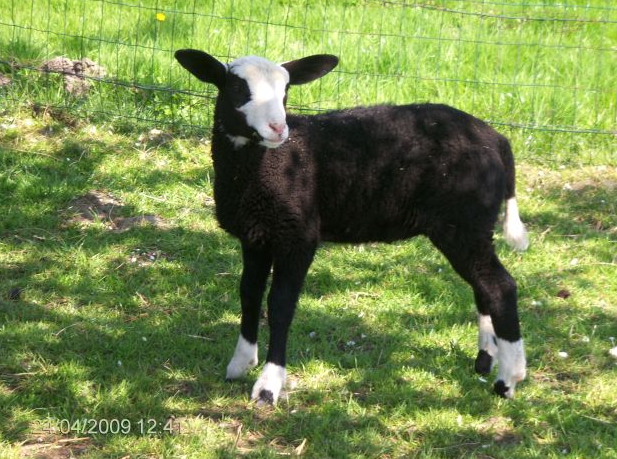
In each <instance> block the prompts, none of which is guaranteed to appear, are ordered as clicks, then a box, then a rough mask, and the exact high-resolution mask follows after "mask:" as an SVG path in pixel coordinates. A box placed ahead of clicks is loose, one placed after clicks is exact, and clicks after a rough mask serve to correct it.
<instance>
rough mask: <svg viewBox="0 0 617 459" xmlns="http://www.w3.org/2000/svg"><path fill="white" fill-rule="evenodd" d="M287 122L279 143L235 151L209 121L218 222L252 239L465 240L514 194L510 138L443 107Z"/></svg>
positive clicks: (283, 243)
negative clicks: (425, 237)
mask: <svg viewBox="0 0 617 459" xmlns="http://www.w3.org/2000/svg"><path fill="white" fill-rule="evenodd" d="M221 117H222V116H221V114H215V120H216V119H217V118H218V119H221ZM287 123H288V125H289V130H290V136H289V139H288V140H287V142H285V143H284V144H283V145H281V146H280V147H278V148H276V149H267V148H266V147H263V146H259V145H258V144H257V143H256V142H250V143H248V144H247V145H245V146H243V147H242V148H239V149H235V148H234V146H233V144H232V143H231V141H230V140H229V138H228V136H227V135H228V132H227V131H225V129H224V128H223V123H218V124H217V123H216V121H215V129H214V136H213V145H212V147H213V148H212V151H213V159H214V168H215V201H216V209H217V218H218V221H219V223H220V225H221V227H222V228H223V229H225V230H226V231H227V232H229V233H230V234H232V235H234V236H236V237H238V238H239V239H240V240H242V241H243V242H245V243H248V244H250V245H268V246H270V247H272V248H275V249H276V250H277V251H278V250H282V251H285V250H286V249H289V248H293V247H294V246H296V245H298V244H302V243H311V244H313V243H318V242H320V241H334V242H352V243H358V242H370V241H387V242H388V241H394V240H398V239H404V238H408V237H412V236H415V235H418V234H425V235H428V236H429V237H439V235H440V234H444V232H446V233H450V234H453V233H459V234H460V235H461V238H460V240H459V242H460V243H461V244H463V243H465V237H474V238H476V237H478V236H479V235H480V234H481V235H482V236H487V235H489V234H488V233H491V232H492V228H493V226H494V224H495V222H496V220H497V215H498V211H499V208H500V205H501V203H502V202H503V200H504V199H505V198H509V197H512V196H513V194H514V163H513V158H512V153H511V151H510V147H509V144H508V141H507V140H506V139H505V138H504V137H503V136H501V135H500V134H498V133H497V132H496V131H495V130H493V129H492V128H491V127H490V126H488V125H487V124H486V123H484V122H482V121H480V120H478V119H477V118H474V117H473V116H471V115H469V114H467V113H464V112H462V111H459V110H456V109H454V108H451V107H448V106H445V105H434V104H417V105H404V106H391V105H383V106H374V107H359V108H353V109H349V110H341V111H333V112H328V113H324V114H320V115H313V116H298V115H290V114H288V116H287ZM224 125H225V126H229V123H224ZM234 134H236V133H234ZM242 134H246V133H245V132H243V133H242ZM449 239H451V238H449ZM456 239H459V238H456Z"/></svg>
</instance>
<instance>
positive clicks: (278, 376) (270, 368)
mask: <svg viewBox="0 0 617 459" xmlns="http://www.w3.org/2000/svg"><path fill="white" fill-rule="evenodd" d="M285 376H286V373H285V367H282V366H280V365H276V364H275V363H271V362H268V363H266V364H265V365H264V369H263V370H262V372H261V376H260V377H259V379H258V380H257V382H256V383H255V385H254V386H253V391H252V392H251V399H252V400H257V401H258V402H261V403H268V404H270V405H276V401H277V400H278V398H279V395H281V390H282V389H283V387H284V386H285Z"/></svg>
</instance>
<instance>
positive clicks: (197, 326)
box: [0, 0, 617, 459]
mask: <svg viewBox="0 0 617 459" xmlns="http://www.w3.org/2000/svg"><path fill="white" fill-rule="evenodd" d="M1 1H2V0H0V2H1ZM531 3H534V2H531ZM536 3H540V2H536ZM546 3H547V4H545V5H543V6H526V7H525V8H523V7H521V6H520V5H511V4H508V2H500V1H494V2H480V1H473V2H472V1H470V2H462V1H454V0H447V1H440V2H426V3H423V5H424V7H422V8H417V7H409V6H401V5H400V4H398V3H397V2H389V3H388V2H385V3H384V2H373V1H354V0H345V1H336V2H335V1H329V2H325V1H317V0H315V1H314V0H306V1H304V2H298V3H294V4H293V6H292V5H290V4H288V3H287V2H278V1H269V2H266V1H265V0H253V1H250V2H241V1H238V0H235V1H233V0H229V1H216V2H189V1H188V0H174V2H165V4H164V5H163V2H159V3H158V4H157V3H156V2H154V1H146V0H142V1H141V2H140V3H139V5H141V7H140V8H136V7H134V6H131V3H130V2H112V1H110V0H105V1H76V0H61V1H60V0H45V1H43V0H28V1H26V2H17V1H16V0H8V1H5V3H0V4H1V6H2V7H1V8H0V9H1V10H2V11H3V12H6V14H2V16H1V17H0V61H4V62H13V63H14V62H19V63H20V65H21V66H22V67H20V68H17V67H16V66H15V65H8V64H6V63H5V64H0V72H2V73H5V74H7V75H9V76H10V78H11V80H12V81H11V84H10V85H8V86H2V87H0V458H20V457H39V458H46V459H51V458H65V457H70V456H71V455H76V456H79V457H82V458H87V459H90V458H101V459H102V458H118V459H120V458H123V459H128V458H132V459H136V458H144V459H145V458H158V457H165V458H167V457H169V458H202V457H203V458H227V457H237V456H240V455H242V456H246V457H259V458H268V457H269V458H274V457H284V456H303V457H310V458H319V459H321V458H350V459H351V458H364V457H384V458H398V457H416V458H431V459H436V458H481V459H489V458H557V457H568V458H585V459H587V458H595V457H598V458H617V440H616V438H617V427H616V426H617V360H616V359H615V358H613V357H612V356H611V355H610V354H609V349H611V348H613V347H614V346H616V345H617V342H616V341H617V255H616V254H617V248H616V243H617V149H616V148H615V147H616V138H615V136H614V135H610V134H582V133H552V132H546V131H543V130H538V129H517V128H509V127H504V126H501V127H500V124H499V123H511V124H521V125H528V126H531V127H541V128H547V129H561V128H564V129H566V130H568V129H569V130H599V131H606V132H611V131H614V130H615V124H616V114H617V100H616V99H615V88H616V87H617V59H615V54H616V53H617V51H615V50H616V49H617V27H615V24H614V23H613V22H614V21H617V10H616V9H615V8H612V7H610V5H609V3H608V2H600V1H592V0H590V1H588V2H587V3H586V6H584V7H580V6H574V5H566V6H560V4H559V3H557V2H546ZM5 6H6V8H5ZM446 10H456V11H460V12H459V13H452V12H447V11H446ZM157 12H163V13H164V14H165V20H164V21H159V20H157V19H156V13H157ZM468 13H474V14H468ZM478 14H483V15H484V16H478ZM495 15H502V16H511V17H526V18H533V17H535V18H545V19H550V18H553V19H559V20H558V21H538V20H532V19H528V20H525V19H496V18H494V17H493V16H495ZM42 17H43V18H45V21H43V22H41V20H40V18H42ZM570 19H578V21H570ZM581 19H584V21H581ZM611 21H613V22H611ZM15 24H19V25H20V27H15V26H14V25H15ZM33 28H34V29H37V30H38V31H37V30H32V29H33ZM101 38H103V39H101ZM135 45H139V46H137V47H136V46H135ZM188 46H192V47H197V48H203V49H206V50H208V51H210V52H212V53H213V54H216V55H217V56H219V57H220V58H221V59H226V58H228V57H235V56H238V55H242V54H249V53H250V54H260V55H266V56H268V57H270V58H272V59H278V60H286V59H290V58H294V57H298V56H301V55H307V54H312V53H319V52H333V53H335V54H338V55H340V56H341V65H340V68H339V69H338V70H337V72H336V73H334V74H332V75H330V76H328V77H326V78H324V79H323V80H321V81H320V82H319V83H316V84H314V85H309V86H307V87H302V88H297V91H295V92H294V93H293V94H292V99H291V101H290V102H291V104H292V105H294V106H295V107H297V108H306V109H318V108H334V107H339V106H348V105H352V104H356V103H372V102H376V101H395V102H400V103H402V102H405V101H425V100H430V101H440V102H446V103H449V104H452V105H455V106H457V107H460V108H462V109H465V110H468V111H471V112H473V113H474V114H476V115H478V116H481V117H484V118H487V119H490V120H492V121H494V122H496V127H498V128H499V129H500V130H501V131H502V132H503V133H504V134H506V135H508V136H509V137H510V138H512V140H513V144H514V149H515V154H516V157H517V159H518V185H517V186H518V195H519V201H520V207H521V214H522V215H521V216H522V218H523V220H524V221H525V222H526V223H527V225H528V228H529V230H530V233H531V247H530V249H529V251H528V252H526V253H523V254H516V253H513V252H511V251H510V250H508V249H507V247H506V246H505V244H504V242H503V238H502V236H501V233H500V231H497V234H496V245H497V248H498V253H499V255H500V257H501V258H502V260H503V262H504V264H505V265H506V266H507V268H508V269H509V270H510V272H511V273H512V274H513V276H514V277H515V278H516V279H517V281H518V285H519V295H520V303H519V308H520V314H521V321H522V325H523V333H524V338H525V340H526V347H527V352H528V361H529V377H528V380H527V381H526V382H524V383H522V384H521V385H520V386H519V388H518V392H517V396H516V398H515V399H514V400H509V401H505V400H501V399H499V398H497V397H494V396H492V395H491V382H492V380H491V379H489V380H488V381H483V380H481V379H480V378H478V377H477V375H475V374H474V373H473V359H474V357H475V354H476V337H477V328H476V325H475V310H474V305H473V295H472V293H471V291H470V289H469V288H468V286H467V285H466V284H465V283H464V282H463V281H462V280H461V279H460V278H459V277H458V276H457V275H456V274H455V273H454V272H453V270H452V269H451V268H450V266H449V265H448V264H447V262H446V260H445V259H444V258H443V257H442V256H441V255H440V254H439V253H438V252H437V251H436V250H435V249H433V248H432V247H431V245H430V244H429V243H428V241H427V240H425V239H422V238H417V239H414V240H412V241H408V242H401V243H396V244H389V245H386V244H376V245H362V246H341V245H325V246H323V247H322V248H321V249H320V250H319V252H318V254H317V257H316V260H315V263H314V264H313V266H312V268H311V271H310V272H309V276H308V278H307V282H306V286H305V289H304V293H303V296H302V297H301V299H300V307H299V309H298V313H297V316H296V320H295V322H294V325H293V327H292V332H291V333H292V336H291V339H290V345H289V353H288V354H289V359H288V360H289V368H288V371H289V374H290V384H289V387H288V395H289V397H288V398H287V397H283V398H282V400H281V401H280V402H279V405H278V406H277V407H275V408H269V409H263V408H258V407H255V406H253V405H252V404H251V403H250V402H249V400H248V394H249V391H250V388H251V387H252V384H253V382H254V381H255V379H256V377H257V375H258V374H259V373H258V370H254V371H252V372H251V373H250V374H249V375H248V377H247V378H246V379H245V380H242V381H237V382H233V383H227V382H225V381H224V371H225V366H226V365H227V362H228V360H229V358H230V357H231V354H232V352H233V347H234V345H235V341H236V338H237V332H238V324H239V297H238V292H237V290H238V282H239V277H240V272H241V257H240V255H239V245H238V243H237V242H236V241H235V240H234V239H232V238H230V237H228V236H227V235H226V234H225V233H223V232H222V231H221V230H220V229H218V227H217V224H216V221H215V219H214V212H213V210H214V208H213V200H212V180H213V174H214V172H213V170H212V164H211V160H210V147H209V143H208V141H207V140H204V139H203V138H202V136H204V135H207V130H208V127H209V125H208V122H209V108H210V105H209V104H210V96H212V92H211V90H210V89H208V88H203V87H201V86H199V85H198V84H197V83H196V82H195V81H191V80H190V79H189V78H188V76H187V75H186V74H184V73H182V72H181V71H180V69H179V68H178V66H177V65H175V64H174V63H173V62H172V60H171V54H172V52H173V50H174V49H176V48H181V47H188ZM58 55H65V56H69V57H71V58H80V57H82V56H83V57H89V58H91V59H94V60H96V61H97V62H99V63H101V64H102V65H104V66H105V67H106V69H107V77H106V81H102V82H95V84H94V86H93V88H92V90H91V92H90V95H89V96H88V97H73V96H70V95H67V94H66V93H65V91H64V90H63V83H62V79H61V77H60V76H59V75H41V74H40V73H39V72H36V71H34V70H32V69H28V67H30V68H34V67H38V66H39V65H40V64H41V63H42V62H44V61H45V60H47V59H49V58H51V57H55V56H58ZM24 66H25V67H24ZM107 80H113V81H116V82H123V83H138V85H139V86H140V87H134V86H133V87H125V86H118V85H114V84H110V83H109V82H108V81H107ZM161 88H173V89H185V90H189V92H191V93H195V94H184V93H178V92H175V93H170V92H169V91H162V90H161ZM200 96H206V97H200ZM120 115H122V116H120ZM196 126H203V128H202V129H199V128H196ZM153 128H157V129H159V130H158V131H157V130H154V131H153V130H152V129H153ZM262 330H263V332H262V334H261V336H260V344H261V346H260V347H261V352H260V357H261V359H262V360H263V358H264V356H265V343H266V342H267V328H266V327H263V328H262ZM493 376H494V375H493ZM80 420H96V421H98V425H96V426H94V425H93V423H92V422H91V421H90V422H85V423H84V422H83V421H80ZM83 428H86V429H88V428H92V430H93V432H92V433H88V432H83V430H80V429H83ZM110 428H111V429H112V430H114V431H119V433H113V434H112V433H110V432H107V433H103V432H104V431H105V429H107V430H109V429H110ZM101 430H102V431H103V432H101ZM97 432H98V433H97Z"/></svg>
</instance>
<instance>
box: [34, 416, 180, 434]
mask: <svg viewBox="0 0 617 459" xmlns="http://www.w3.org/2000/svg"><path fill="white" fill-rule="evenodd" d="M40 430H41V431H43V432H49V433H60V434H62V435H70V434H79V435H117V434H121V435H129V434H137V435H161V434H178V433H180V423H179V422H178V421H177V420H176V419H174V418H169V419H167V420H164V421H158V420H156V419H137V420H132V419H115V418H111V419H105V418H103V419H91V418H80V419H57V418H47V419H44V420H42V421H41V429H40Z"/></svg>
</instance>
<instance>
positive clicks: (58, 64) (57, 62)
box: [40, 57, 107, 96]
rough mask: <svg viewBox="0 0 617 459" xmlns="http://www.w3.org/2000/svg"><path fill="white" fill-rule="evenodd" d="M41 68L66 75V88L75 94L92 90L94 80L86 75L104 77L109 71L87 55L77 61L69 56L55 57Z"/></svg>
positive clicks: (81, 94) (82, 94) (78, 94)
mask: <svg viewBox="0 0 617 459" xmlns="http://www.w3.org/2000/svg"><path fill="white" fill-rule="evenodd" d="M40 70H41V71H43V72H47V73H61V74H62V75H64V89H65V90H66V91H67V92H68V93H70V94H73V95H75V96H84V95H86V94H87V93H88V91H89V90H90V88H91V86H92V82H91V81H89V80H88V79H86V77H95V78H103V77H104V76H105V75H106V73H107V72H106V71H105V68H104V67H101V66H100V65H99V64H97V63H96V62H94V61H93V60H90V59H88V58H87V57H84V58H83V59H80V60H77V61H74V60H71V59H69V58H67V57H55V58H53V59H51V60H49V61H47V62H44V63H43V65H41V67H40Z"/></svg>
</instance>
